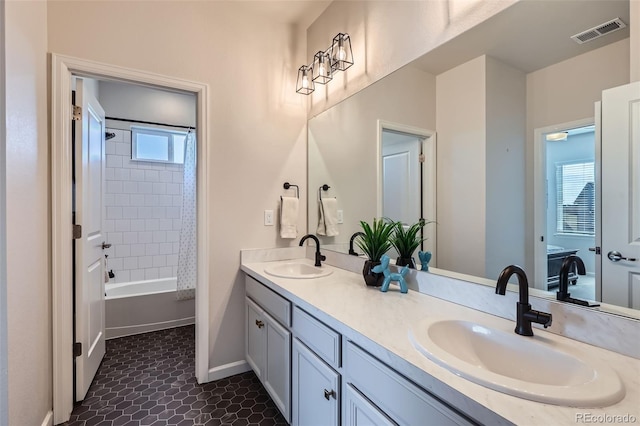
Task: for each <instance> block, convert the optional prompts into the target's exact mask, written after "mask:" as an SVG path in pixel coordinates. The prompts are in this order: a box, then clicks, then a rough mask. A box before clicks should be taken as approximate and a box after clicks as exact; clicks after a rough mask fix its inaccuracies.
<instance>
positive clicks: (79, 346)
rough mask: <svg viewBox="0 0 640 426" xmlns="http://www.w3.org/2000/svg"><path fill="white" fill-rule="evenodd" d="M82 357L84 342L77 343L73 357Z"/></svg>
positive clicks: (74, 345) (74, 346)
mask: <svg viewBox="0 0 640 426" xmlns="http://www.w3.org/2000/svg"><path fill="white" fill-rule="evenodd" d="M80 355H82V342H75V343H74V344H73V356H74V357H79V356H80Z"/></svg>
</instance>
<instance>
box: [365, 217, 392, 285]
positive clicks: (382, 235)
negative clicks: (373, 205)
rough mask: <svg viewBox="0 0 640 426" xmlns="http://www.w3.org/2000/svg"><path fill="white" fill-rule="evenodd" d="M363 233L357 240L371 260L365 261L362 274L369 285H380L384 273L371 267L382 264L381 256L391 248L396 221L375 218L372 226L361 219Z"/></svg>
mask: <svg viewBox="0 0 640 426" xmlns="http://www.w3.org/2000/svg"><path fill="white" fill-rule="evenodd" d="M360 226H361V227H362V230H363V231H364V232H363V235H360V236H359V237H358V239H357V240H356V244H357V245H358V247H360V250H362V251H363V252H364V254H366V255H367V257H368V258H369V260H367V261H365V262H364V268H363V269H362V275H363V276H364V281H365V283H366V284H367V285H368V286H375V287H380V286H381V285H382V281H383V280H384V275H383V274H382V273H375V272H372V271H371V269H372V268H373V267H374V266H376V265H379V264H380V258H381V257H382V255H383V254H385V253H386V252H387V251H389V249H390V248H391V241H390V240H391V236H392V234H393V230H394V229H395V226H396V225H395V223H394V222H391V221H389V220H388V219H376V218H374V219H373V224H372V226H371V225H369V224H368V223H367V222H364V221H362V220H361V221H360Z"/></svg>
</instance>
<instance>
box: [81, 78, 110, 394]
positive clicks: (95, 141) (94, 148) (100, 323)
mask: <svg viewBox="0 0 640 426" xmlns="http://www.w3.org/2000/svg"><path fill="white" fill-rule="evenodd" d="M75 104H76V105H77V106H81V108H82V111H81V112H82V114H81V115H82V117H81V119H80V120H77V121H76V122H75V223H76V224H79V225H81V226H82V234H81V237H80V238H78V239H76V240H75V270H76V283H75V309H76V316H75V328H76V330H75V331H76V343H80V344H81V345H82V354H81V355H80V356H77V357H76V362H75V372H76V401H80V400H82V399H84V397H85V395H86V394H87V391H88V390H89V385H91V381H92V380H93V377H94V376H95V374H96V372H97V371H98V367H99V366H100V362H101V361H102V358H103V357H104V354H105V330H104V327H105V323H104V272H105V267H104V253H103V247H102V245H103V242H104V236H105V234H104V230H103V212H104V209H103V199H104V197H103V192H104V185H105V176H104V167H105V138H104V133H105V122H104V117H105V114H104V110H103V109H102V107H101V106H100V104H99V103H98V101H97V100H96V99H95V97H94V96H93V95H92V94H91V93H89V91H88V90H86V87H85V86H84V85H83V81H82V79H77V84H76V101H75Z"/></svg>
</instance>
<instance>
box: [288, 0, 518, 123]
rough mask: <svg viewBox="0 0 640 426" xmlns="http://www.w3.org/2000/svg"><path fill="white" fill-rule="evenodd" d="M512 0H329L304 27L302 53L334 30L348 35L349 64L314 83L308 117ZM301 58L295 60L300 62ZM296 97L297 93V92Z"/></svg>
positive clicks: (319, 46) (324, 43)
mask: <svg viewBox="0 0 640 426" xmlns="http://www.w3.org/2000/svg"><path fill="white" fill-rule="evenodd" d="M515 1H516V0H492V1H483V2H469V1H467V0H449V1H400V2H399V1H375V2H374V1H334V2H332V3H331V4H330V5H329V7H327V9H326V10H325V11H324V13H322V15H320V16H319V17H318V19H316V20H315V21H314V22H313V24H312V25H311V26H310V27H309V29H308V30H307V58H306V60H305V61H304V62H303V63H304V64H309V63H310V62H311V61H312V59H313V54H314V53H315V52H317V51H318V50H325V49H326V48H327V47H328V46H329V45H330V44H331V40H332V39H333V37H334V36H335V35H336V34H338V33H339V32H342V33H348V34H349V35H350V36H351V40H352V47H353V56H354V59H355V60H354V65H353V66H352V67H351V68H349V69H348V70H347V71H345V72H340V73H338V74H337V75H336V76H335V77H334V79H333V80H332V81H331V82H329V84H327V85H326V86H322V85H316V90H315V92H313V93H312V94H311V95H310V97H311V99H312V105H311V116H314V115H316V114H318V113H319V112H321V111H324V110H325V109H327V108H329V107H331V106H332V105H335V104H336V103H338V102H340V101H341V100H343V99H346V98H347V97H348V96H350V95H352V94H354V93H356V92H358V91H359V90H361V89H363V88H365V87H367V86H368V85H370V84H371V83H373V82H375V81H377V80H379V79H380V78H382V77H384V76H386V75H388V74H389V73H391V72H393V71H395V70H397V69H398V68H400V67H401V66H403V65H406V64H408V63H409V62H411V61H413V60H414V59H416V58H418V57H419V56H421V55H423V54H424V53H426V52H428V51H430V50H432V49H434V48H435V47H437V46H439V45H441V44H442V43H444V42H445V41H448V40H450V39H452V38H454V37H455V36H457V35H459V34H461V33H462V32H464V31H466V30H467V29H469V28H471V27H472V26H474V25H476V24H478V23H480V22H482V21H484V20H485V19H487V18H489V17H490V16H493V15H495V14H496V13H498V12H500V11H501V10H504V9H505V8H506V7H508V6H510V5H512V4H513V3H515ZM303 63H301V64H300V65H302V64H303ZM300 96H302V95H300Z"/></svg>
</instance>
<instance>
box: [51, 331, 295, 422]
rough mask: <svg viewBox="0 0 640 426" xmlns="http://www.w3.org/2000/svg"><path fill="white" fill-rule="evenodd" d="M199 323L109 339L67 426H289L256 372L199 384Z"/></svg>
mask: <svg viewBox="0 0 640 426" xmlns="http://www.w3.org/2000/svg"><path fill="white" fill-rule="evenodd" d="M194 374H195V327H194V326H186V327H178V328H172V329H169V330H162V331H156V332H152V333H145V334H138V335H135V336H129V337H122V338H119V339H112V340H107V354H106V356H105V357H104V360H103V361H102V365H101V366H100V368H99V369H98V374H97V375H96V377H95V379H94V380H93V383H92V384H91V387H90V388H89V392H88V393H87V397H86V398H85V399H84V401H82V403H81V404H78V405H76V407H75V408H74V409H73V413H71V419H70V420H69V421H68V422H67V423H64V425H68V426H94V425H95V426H98V425H99V426H125V425H126V426H133V425H136V426H137V425H157V426H161V425H180V426H183V425H206V426H213V425H233V426H245V425H246V426H249V425H286V424H287V423H286V421H285V420H284V418H283V417H282V415H281V414H280V412H279V411H278V409H277V408H276V406H275V404H274V403H273V401H272V400H271V398H270V397H269V395H268V394H267V391H266V390H265V389H264V387H263V386H262V384H261V383H260V381H259V380H258V378H257V377H256V375H255V374H254V373H253V371H249V372H247V373H243V374H238V375H236V376H232V377H228V378H226V379H222V380H217V381H215V382H211V383H205V384H203V385H199V384H198V382H197V381H196V379H195V376H194Z"/></svg>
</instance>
